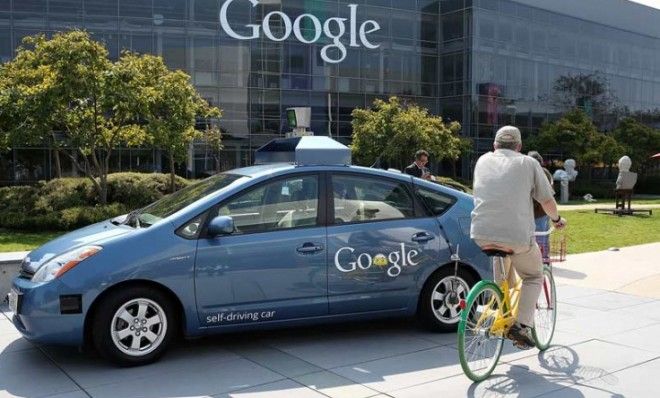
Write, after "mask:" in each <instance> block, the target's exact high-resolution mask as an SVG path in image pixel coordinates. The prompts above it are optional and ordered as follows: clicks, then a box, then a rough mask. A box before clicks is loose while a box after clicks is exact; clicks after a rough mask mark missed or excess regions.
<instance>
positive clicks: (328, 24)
mask: <svg viewBox="0 0 660 398" xmlns="http://www.w3.org/2000/svg"><path fill="white" fill-rule="evenodd" d="M235 1H236V0H227V1H225V2H224V4H223V5H222V7H221V8H220V26H221V27H222V29H223V30H224V31H225V32H226V33H227V34H228V35H229V36H230V37H233V38H234V39H238V40H253V39H258V38H259V37H261V32H263V34H264V36H266V37H267V38H268V39H270V40H272V41H277V42H279V41H284V40H287V39H288V38H289V37H291V34H293V35H294V36H295V38H296V39H298V41H299V42H301V43H305V44H312V43H316V42H317V41H318V40H319V39H320V38H321V36H323V35H325V37H326V38H328V39H330V41H331V43H330V44H326V45H325V46H323V48H321V58H323V60H324V61H325V62H328V63H331V64H338V63H340V62H342V61H343V60H344V59H346V54H347V51H346V45H345V44H344V43H343V42H342V39H343V37H344V35H346V33H348V45H349V46H350V47H361V46H364V47H366V48H370V49H376V48H379V47H380V44H374V43H372V42H371V41H370V40H369V37H368V36H369V35H370V34H371V33H374V32H376V31H379V30H380V24H379V23H378V22H376V21H374V20H371V19H370V20H367V21H364V22H362V23H360V24H359V26H358V18H357V11H358V5H357V4H349V5H348V8H349V18H339V17H333V18H328V19H327V20H325V21H324V22H321V20H319V19H318V18H317V17H316V16H314V15H312V14H301V15H299V16H298V17H296V18H295V19H293V20H292V19H291V18H290V17H289V16H288V15H286V14H285V13H283V12H282V11H271V12H269V13H268V14H266V16H264V19H263V21H262V23H261V25H257V24H245V25H243V26H242V27H243V28H246V29H247V30H248V31H249V32H250V33H248V34H240V33H238V32H236V29H234V27H235V26H236V25H233V26H234V27H232V24H230V22H229V20H228V19H227V10H229V7H230V6H231V5H232V3H234V2H235ZM244 1H248V2H250V4H252V7H256V6H258V5H259V0H244ZM275 17H279V19H281V23H282V24H283V25H284V30H283V32H282V33H281V34H280V35H279V36H276V35H275V33H274V32H273V30H272V29H271V25H270V24H271V20H274V18H275ZM347 22H348V27H347V26H346V25H347V24H346V23H347ZM303 23H311V26H313V29H312V30H311V33H313V35H312V37H311V38H307V37H305V35H304V34H303V31H302V29H301V25H302V24H303ZM347 28H348V29H347ZM347 30H348V32H347ZM332 49H336V50H337V54H336V55H337V56H336V57H334V58H333V57H332V55H333V54H334V53H331V52H330V50H332Z"/></svg>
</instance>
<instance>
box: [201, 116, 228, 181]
mask: <svg viewBox="0 0 660 398" xmlns="http://www.w3.org/2000/svg"><path fill="white" fill-rule="evenodd" d="M203 139H204V142H205V143H206V151H207V153H208V154H210V155H211V157H212V158H213V162H214V163H215V172H216V173H219V172H220V171H221V168H222V164H221V163H220V155H221V154H222V149H223V148H224V146H223V145H222V131H221V130H220V128H219V127H218V126H213V127H211V128H208V129H207V130H206V131H205V132H204V137H203Z"/></svg>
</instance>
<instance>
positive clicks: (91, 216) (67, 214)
mask: <svg viewBox="0 0 660 398" xmlns="http://www.w3.org/2000/svg"><path fill="white" fill-rule="evenodd" d="M128 211H129V208H128V207H126V205H124V204H123V203H112V204H109V205H105V206H79V207H72V208H69V209H64V210H62V211H61V217H60V221H59V228H58V229H60V230H69V229H74V228H80V227H84V226H86V225H90V224H94V223H97V222H99V221H103V220H107V219H109V218H113V217H117V216H118V215H121V214H125V213H127V212H128Z"/></svg>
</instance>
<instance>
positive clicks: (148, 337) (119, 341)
mask: <svg viewBox="0 0 660 398" xmlns="http://www.w3.org/2000/svg"><path fill="white" fill-rule="evenodd" d="M175 328H176V327H175V316H174V312H173V306H172V303H171V300H170V299H169V297H167V295H165V294H163V293H162V292H161V291H159V290H157V289H154V288H151V287H131V288H128V289H125V290H117V291H115V292H112V293H110V295H109V296H107V297H105V299H104V300H103V301H102V302H101V303H100V305H99V307H98V310H97V313H96V316H95V317H94V322H93V325H92V335H93V340H94V346H95V347H96V349H97V350H98V352H99V353H100V354H101V355H102V356H103V357H105V358H107V359H108V360H110V361H112V362H114V363H116V364H118V365H120V366H136V365H144V364H147V363H151V362H154V361H156V360H157V359H158V358H160V356H162V355H163V354H164V353H165V350H166V349H167V346H168V345H169V343H170V341H171V340H172V336H173V334H174V333H173V332H174V330H175Z"/></svg>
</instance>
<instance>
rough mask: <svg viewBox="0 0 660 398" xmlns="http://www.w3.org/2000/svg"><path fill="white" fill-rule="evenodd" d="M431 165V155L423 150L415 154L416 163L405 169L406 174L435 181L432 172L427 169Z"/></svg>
mask: <svg viewBox="0 0 660 398" xmlns="http://www.w3.org/2000/svg"><path fill="white" fill-rule="evenodd" d="M428 163H429V153H428V152H426V151H425V150H423V149H420V150H419V151H417V152H415V161H414V162H413V163H412V164H411V165H410V166H408V167H406V168H405V170H404V172H405V173H406V174H408V175H411V176H413V177H418V178H423V179H425V180H435V179H434V178H433V176H432V175H431V171H430V170H429V169H428V168H427V167H426V165H427V164H428Z"/></svg>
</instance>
